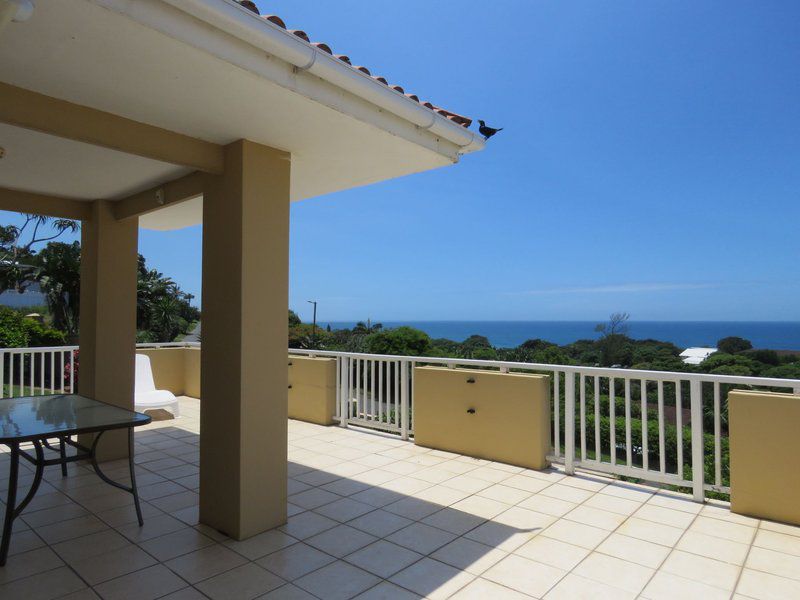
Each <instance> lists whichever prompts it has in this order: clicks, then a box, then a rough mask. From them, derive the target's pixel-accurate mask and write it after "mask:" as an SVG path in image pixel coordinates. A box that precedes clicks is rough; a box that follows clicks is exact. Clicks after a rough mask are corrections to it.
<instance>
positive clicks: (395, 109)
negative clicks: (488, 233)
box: [92, 0, 485, 158]
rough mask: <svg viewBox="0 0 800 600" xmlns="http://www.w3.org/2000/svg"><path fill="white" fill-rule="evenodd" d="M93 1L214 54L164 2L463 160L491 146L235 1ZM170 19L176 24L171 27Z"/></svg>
mask: <svg viewBox="0 0 800 600" xmlns="http://www.w3.org/2000/svg"><path fill="white" fill-rule="evenodd" d="M92 1H93V2H95V3H96V4H99V5H102V6H104V7H106V8H109V9H111V10H114V11H115V12H118V13H121V14H124V15H126V16H127V17H129V18H132V19H134V20H136V21H138V22H140V23H142V24H145V25H149V26H151V27H153V28H156V29H159V30H161V31H162V32H164V33H168V34H169V35H171V36H172V37H174V38H176V39H182V40H184V41H186V42H187V43H191V44H192V45H194V46H201V47H204V48H205V49H206V50H207V51H210V52H212V53H213V52H214V49H215V47H216V46H215V44H214V43H209V44H208V45H205V44H203V40H198V39H197V28H196V27H187V28H186V29H184V28H182V27H181V24H180V23H178V22H175V19H174V17H175V15H176V11H169V12H164V11H158V10H154V8H155V6H157V4H159V3H161V4H167V5H170V6H171V7H173V8H174V9H177V11H180V13H182V14H183V16H184V18H186V19H191V20H192V21H194V22H196V20H200V21H203V22H204V23H206V24H208V25H210V26H212V27H213V28H214V29H216V30H219V31H222V32H224V33H226V34H228V35H230V36H232V37H234V38H236V39H237V40H239V41H241V42H245V43H247V44H249V45H251V46H253V47H255V48H258V49H259V50H261V51H263V52H266V53H267V54H269V55H271V56H274V57H276V58H278V59H280V60H282V61H285V62H286V63H289V64H290V65H292V66H293V67H294V68H295V69H296V70H299V71H305V72H308V73H309V74H312V75H315V76H316V77H319V78H320V79H322V80H324V81H325V82H327V83H329V84H332V85H334V86H336V87H338V88H340V89H342V90H344V91H346V92H348V93H349V94H352V95H354V96H356V97H358V98H360V99H362V100H366V101H367V102H369V103H371V104H373V105H375V106H376V107H378V108H379V109H381V110H385V111H387V112H389V113H391V114H393V115H395V116H397V117H400V118H402V119H404V120H406V121H408V122H409V123H411V124H413V125H414V126H415V127H416V128H417V129H419V130H421V131H423V132H427V133H429V134H431V135H432V136H435V137H437V138H441V139H443V140H444V141H446V142H449V143H450V144H453V145H455V146H456V147H457V149H458V150H457V154H459V155H461V154H467V153H471V152H475V151H479V150H482V149H483V148H484V147H485V140H484V139H483V137H482V136H481V135H479V134H477V133H476V132H474V131H470V130H469V129H467V128H465V127H462V126H461V125H458V124H456V123H454V122H452V121H450V120H449V119H447V118H446V117H444V116H442V115H439V114H437V113H435V112H434V111H432V110H431V109H429V108H427V107H426V106H423V105H422V104H420V103H419V102H416V101H415V100H413V99H411V98H408V97H407V96H405V95H404V94H401V93H400V92H398V91H396V90H393V89H392V88H390V87H389V86H386V85H384V84H383V83H380V82H379V81H377V80H375V79H373V78H372V77H370V76H368V75H366V74H365V73H362V72H361V71H358V70H357V69H354V68H353V67H351V66H350V65H347V64H346V63H344V62H342V61H340V60H339V59H337V58H335V57H333V56H331V55H330V54H328V53H326V52H324V51H322V50H320V49H318V48H316V47H315V46H313V45H311V44H309V43H307V42H306V41H305V40H302V39H300V38H298V37H297V36H295V35H294V34H292V33H291V32H289V31H287V30H285V29H283V28H281V27H279V26H277V25H275V24H274V23H272V22H270V21H268V20H266V19H264V18H261V17H260V16H259V15H257V14H255V13H254V12H252V11H250V10H248V9H247V8H245V7H243V6H241V5H240V4H238V3H237V2H234V1H233V0H159V1H158V2H156V3H151V2H129V1H127V0H92ZM170 17H171V18H172V20H173V22H167V20H168V19H169V18H170ZM219 57H220V58H223V59H225V60H230V56H221V53H220V55H219ZM351 110H352V112H353V116H354V117H355V118H358V112H359V110H361V107H359V106H356V105H354V106H352V107H351ZM451 158H452V157H451Z"/></svg>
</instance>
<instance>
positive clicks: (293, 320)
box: [289, 308, 302, 327]
mask: <svg viewBox="0 0 800 600" xmlns="http://www.w3.org/2000/svg"><path fill="white" fill-rule="evenodd" d="M300 323H302V321H301V320H300V317H298V316H297V313H296V312H294V311H293V310H292V309H291V308H290V309H289V327H294V326H295V325H300Z"/></svg>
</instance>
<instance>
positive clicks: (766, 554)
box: [745, 546, 800, 580]
mask: <svg viewBox="0 0 800 600" xmlns="http://www.w3.org/2000/svg"><path fill="white" fill-rule="evenodd" d="M745 566H746V567H747V568H748V569H753V570H755V571H764V572H766V573H772V574H773V575H779V576H781V577H788V578H790V579H798V580H800V556H795V555H794V554H784V553H783V552H776V551H774V550H768V549H767V548H759V547H758V546H753V547H752V548H750V552H749V553H748V555H747V562H746V563H745Z"/></svg>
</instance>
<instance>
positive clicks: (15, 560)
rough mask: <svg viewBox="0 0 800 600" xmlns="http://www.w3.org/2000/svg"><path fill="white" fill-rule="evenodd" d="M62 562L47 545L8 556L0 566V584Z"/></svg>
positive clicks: (50, 567) (28, 575)
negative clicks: (2, 565)
mask: <svg viewBox="0 0 800 600" xmlns="http://www.w3.org/2000/svg"><path fill="white" fill-rule="evenodd" d="M63 564H64V561H62V560H61V559H60V558H59V557H58V555H57V554H56V553H55V552H53V550H52V549H50V548H48V547H43V548H36V549H35V550H29V551H28V552H22V553H20V554H15V555H13V556H9V557H8V559H7V560H6V565H5V566H4V567H0V585H2V584H5V583H9V582H11V581H15V580H17V579H24V578H25V577H30V576H31V575H37V574H39V573H43V572H45V571H50V570H52V569H55V568H57V567H60V566H62V565H63ZM0 598H2V595H0Z"/></svg>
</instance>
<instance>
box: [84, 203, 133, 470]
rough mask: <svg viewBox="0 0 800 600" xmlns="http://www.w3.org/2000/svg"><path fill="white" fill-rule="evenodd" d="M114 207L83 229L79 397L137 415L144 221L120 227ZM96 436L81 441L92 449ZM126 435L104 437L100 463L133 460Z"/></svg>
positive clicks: (98, 210) (103, 206) (101, 207)
mask: <svg viewBox="0 0 800 600" xmlns="http://www.w3.org/2000/svg"><path fill="white" fill-rule="evenodd" d="M112 207H113V203H112V202H109V201H107V200H97V201H95V202H93V203H92V216H91V218H90V219H89V220H85V221H83V222H82V224H81V298H80V300H81V308H80V331H79V344H80V357H79V368H78V393H80V394H81V395H83V396H88V397H89V398H94V399H96V400H101V401H103V402H108V403H109V404H114V405H116V406H121V407H123V408H127V409H130V410H133V389H134V377H135V360H136V359H135V354H136V269H137V259H138V243H139V239H138V234H139V220H138V219H137V218H131V219H125V220H124V221H117V220H116V219H115V218H114V214H113V210H112ZM92 437H93V436H92V435H86V436H80V440H81V443H84V444H87V443H90V440H91V438H92ZM127 440H128V438H127V433H126V432H125V431H109V432H106V433H105V434H103V440H102V442H100V445H99V446H98V456H99V458H100V459H101V460H113V459H117V458H125V457H127V456H128V441H127Z"/></svg>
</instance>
